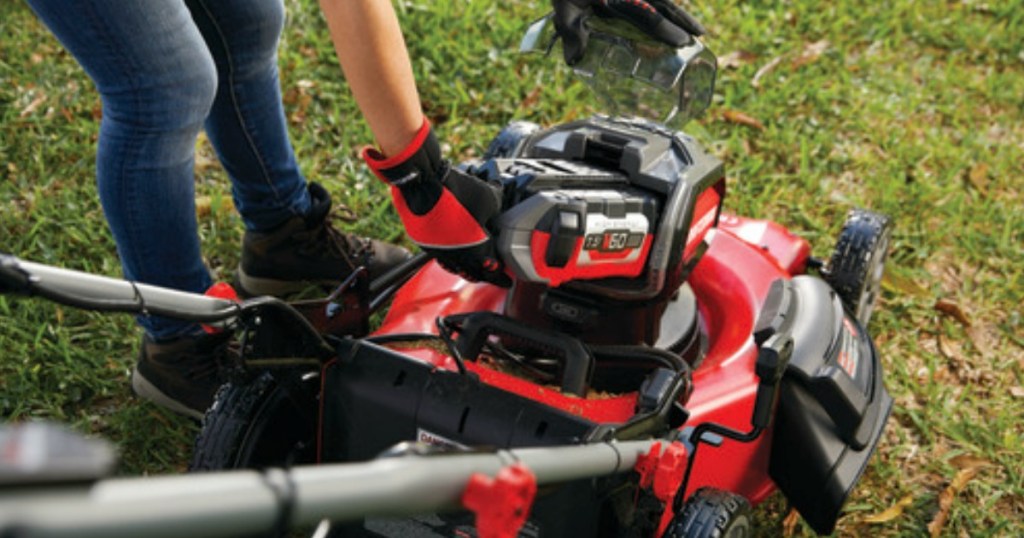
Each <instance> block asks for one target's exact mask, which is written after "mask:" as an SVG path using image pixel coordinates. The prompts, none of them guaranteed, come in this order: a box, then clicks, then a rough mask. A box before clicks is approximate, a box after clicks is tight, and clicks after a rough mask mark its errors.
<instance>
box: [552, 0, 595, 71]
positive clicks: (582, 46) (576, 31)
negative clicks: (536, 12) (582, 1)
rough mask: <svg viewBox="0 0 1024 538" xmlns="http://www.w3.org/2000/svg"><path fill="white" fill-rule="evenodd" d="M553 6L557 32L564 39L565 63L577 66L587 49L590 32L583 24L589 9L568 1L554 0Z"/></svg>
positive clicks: (563, 53)
mask: <svg viewBox="0 0 1024 538" xmlns="http://www.w3.org/2000/svg"><path fill="white" fill-rule="evenodd" d="M552 5H553V7H554V11H555V16H554V22H555V31H556V32H557V33H558V36H559V37H561V38H562V55H563V56H564V57H565V63H566V64H568V65H575V64H576V63H577V62H579V61H580V60H581V59H582V58H583V52H584V50H586V48H587V38H588V34H589V30H588V29H587V27H586V25H585V24H583V19H584V14H585V13H586V12H587V11H588V9H586V8H585V7H581V6H580V5H577V3H576V2H571V1H568V0H554V1H553V2H552Z"/></svg>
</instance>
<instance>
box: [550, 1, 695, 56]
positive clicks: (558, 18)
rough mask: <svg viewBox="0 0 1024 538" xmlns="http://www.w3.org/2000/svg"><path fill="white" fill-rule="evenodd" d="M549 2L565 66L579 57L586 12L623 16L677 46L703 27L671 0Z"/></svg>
mask: <svg viewBox="0 0 1024 538" xmlns="http://www.w3.org/2000/svg"><path fill="white" fill-rule="evenodd" d="M551 4H552V6H553V7H554V8H555V19H554V20H555V30H556V31H557V32H558V35H559V37H561V38H562V52H563V53H564V54H565V63H567V64H569V65H574V64H575V63H576V62H579V61H580V60H581V59H582V58H583V52H584V51H585V50H586V48H587V39H588V38H589V35H590V29H589V28H588V27H587V25H586V24H585V20H586V18H587V17H588V16H589V15H596V16H598V17H602V18H618V19H623V20H625V21H627V22H629V23H630V24H632V25H633V26H635V27H637V29H639V30H640V31H642V32H643V33H645V34H647V35H649V36H651V37H653V38H655V39H657V40H658V41H661V42H662V43H665V44H667V45H669V46H672V47H677V48H678V47H682V46H684V45H686V44H688V43H690V41H691V40H692V39H693V37H694V36H701V35H704V33H705V30H704V27H703V26H701V24H700V23H699V22H697V20H696V19H694V18H693V16H691V15H690V14H689V13H687V12H686V11H685V10H684V9H683V8H681V7H679V6H677V5H676V4H675V3H673V1H672V0H551Z"/></svg>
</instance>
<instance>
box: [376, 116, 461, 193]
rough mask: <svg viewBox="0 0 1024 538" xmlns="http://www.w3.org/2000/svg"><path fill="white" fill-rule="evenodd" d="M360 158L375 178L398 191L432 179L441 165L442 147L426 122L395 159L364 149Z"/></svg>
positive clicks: (427, 121)
mask: <svg viewBox="0 0 1024 538" xmlns="http://www.w3.org/2000/svg"><path fill="white" fill-rule="evenodd" d="M362 157H363V160H364V161H366V164H367V165H369V167H370V169H371V170H373V173H374V174H376V175H377V177H378V178H380V179H381V180H382V181H384V182H385V183H388V184H391V185H395V186H398V187H401V186H403V185H406V184H413V183H417V182H419V181H422V180H423V179H429V178H433V177H435V176H436V175H437V173H438V171H439V169H440V168H441V165H442V160H441V144H439V143H438V141H437V137H435V136H434V131H433V129H431V128H430V121H429V120H427V119H426V118H423V125H422V126H420V128H419V130H418V131H416V135H415V136H414V137H413V139H412V142H410V143H409V145H407V146H406V147H405V148H403V149H402V151H400V152H398V154H397V155H393V156H391V157H388V156H386V155H384V154H383V153H381V152H380V150H378V149H377V148H373V147H370V146H367V147H365V148H363V151H362Z"/></svg>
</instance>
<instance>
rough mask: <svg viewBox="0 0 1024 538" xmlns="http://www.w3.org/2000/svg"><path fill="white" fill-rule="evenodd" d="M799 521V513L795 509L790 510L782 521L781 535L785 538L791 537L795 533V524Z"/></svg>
mask: <svg viewBox="0 0 1024 538" xmlns="http://www.w3.org/2000/svg"><path fill="white" fill-rule="evenodd" d="M799 521H800V512H797V511H796V508H790V509H789V513H788V514H786V518H785V519H783V520H782V535H783V536H785V537H786V538H788V537H790V536H793V533H795V532H796V524H797V522H799Z"/></svg>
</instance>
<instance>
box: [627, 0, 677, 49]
mask: <svg viewBox="0 0 1024 538" xmlns="http://www.w3.org/2000/svg"><path fill="white" fill-rule="evenodd" d="M607 9H608V11H609V12H610V13H612V14H614V15H615V16H617V17H619V18H622V19H624V20H626V21H628V22H630V23H631V24H633V26H636V27H637V28H639V29H640V30H642V31H643V32H645V33H647V34H648V35H650V36H651V37H654V38H655V39H657V40H659V41H661V42H663V43H666V44H668V45H671V46H673V47H681V46H683V45H687V44H689V43H690V42H691V41H692V39H693V38H692V37H691V36H690V33H689V32H687V31H686V30H684V29H683V28H682V27H680V26H679V25H678V24H676V23H675V22H673V21H672V20H671V19H669V18H668V17H666V16H665V15H663V14H662V12H660V11H659V10H658V9H657V8H655V7H654V6H653V5H651V4H650V3H648V2H646V1H644V0H608V1H607Z"/></svg>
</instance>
